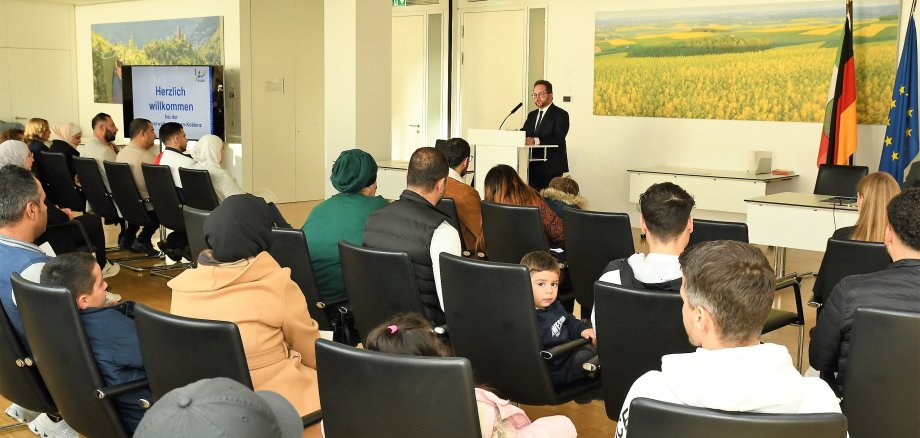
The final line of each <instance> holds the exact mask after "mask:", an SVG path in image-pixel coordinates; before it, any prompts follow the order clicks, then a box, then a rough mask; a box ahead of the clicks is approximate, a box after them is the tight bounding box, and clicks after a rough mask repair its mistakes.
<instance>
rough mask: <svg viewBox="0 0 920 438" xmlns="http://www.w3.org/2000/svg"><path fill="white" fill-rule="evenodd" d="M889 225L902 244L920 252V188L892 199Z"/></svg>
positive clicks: (905, 191) (908, 190) (889, 210)
mask: <svg viewBox="0 0 920 438" xmlns="http://www.w3.org/2000/svg"><path fill="white" fill-rule="evenodd" d="M888 223H889V224H891V231H894V234H895V235H896V236H898V239H900V240H901V242H904V244H905V245H907V246H908V247H909V248H910V249H912V250H914V251H920V188H916V187H914V188H909V189H907V190H904V191H903V192H901V193H900V194H899V195H898V196H895V197H894V198H892V199H891V202H889V203H888Z"/></svg>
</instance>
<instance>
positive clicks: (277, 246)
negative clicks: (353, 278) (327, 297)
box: [268, 228, 332, 330]
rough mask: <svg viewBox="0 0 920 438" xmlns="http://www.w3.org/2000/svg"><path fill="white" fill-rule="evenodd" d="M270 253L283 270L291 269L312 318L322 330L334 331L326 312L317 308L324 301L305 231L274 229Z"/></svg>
mask: <svg viewBox="0 0 920 438" xmlns="http://www.w3.org/2000/svg"><path fill="white" fill-rule="evenodd" d="M269 248H270V249H269V250H268V253H269V254H271V256H272V258H274V259H275V261H276V262H278V264H279V265H281V267H282V268H291V280H294V283H297V286H299V287H300V291H301V292H303V296H304V298H306V299H307V309H309V311H310V317H311V318H313V320H315V321H316V323H317V324H318V325H319V329H320V330H332V325H331V324H330V323H329V318H328V317H327V316H326V312H325V311H324V310H323V309H321V308H319V307H316V304H317V303H319V302H321V301H322V299H321V298H320V295H319V287H318V286H317V285H316V275H315V274H314V273H313V262H312V261H311V259H310V248H309V247H308V246H307V238H306V236H304V234H303V230H299V229H292V228H274V229H272V242H271V246H270V247H269Z"/></svg>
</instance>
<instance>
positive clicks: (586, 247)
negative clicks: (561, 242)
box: [562, 207, 636, 318]
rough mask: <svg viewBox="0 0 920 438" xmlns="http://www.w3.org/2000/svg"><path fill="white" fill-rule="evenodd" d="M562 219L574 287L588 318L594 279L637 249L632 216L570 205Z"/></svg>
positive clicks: (583, 316) (592, 300)
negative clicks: (631, 222)
mask: <svg viewBox="0 0 920 438" xmlns="http://www.w3.org/2000/svg"><path fill="white" fill-rule="evenodd" d="M562 218H563V221H565V254H566V258H567V263H568V265H569V275H570V276H571V278H572V288H573V289H574V291H575V299H576V300H578V304H580V305H581V312H582V313H581V315H582V318H586V317H587V315H590V314H591V308H592V307H593V306H594V282H595V281H597V279H598V278H600V276H601V272H603V271H604V267H606V266H607V264H608V263H610V262H611V261H613V260H616V259H620V258H624V257H629V256H631V255H633V254H634V253H635V252H636V248H635V245H634V243H633V236H632V228H631V227H630V225H629V215H628V214H626V213H602V212H598V211H586V210H579V209H575V208H568V207H567V208H565V209H564V210H563V211H562Z"/></svg>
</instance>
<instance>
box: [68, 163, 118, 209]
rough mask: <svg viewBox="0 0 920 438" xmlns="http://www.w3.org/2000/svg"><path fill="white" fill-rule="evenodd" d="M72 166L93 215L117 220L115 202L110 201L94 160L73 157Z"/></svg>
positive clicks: (110, 195)
mask: <svg viewBox="0 0 920 438" xmlns="http://www.w3.org/2000/svg"><path fill="white" fill-rule="evenodd" d="M73 165H74V168H75V169H76V170H77V176H78V177H79V178H80V184H81V185H82V187H83V195H85V196H86V200H87V201H88V202H89V206H90V208H92V209H93V213H96V214H97V215H99V216H100V217H103V218H105V219H109V220H119V219H120V215H119V214H118V209H116V208H115V202H114V201H113V200H112V194H111V193H109V189H107V188H106V186H105V182H104V181H103V179H102V174H101V173H100V172H99V166H98V165H96V160H94V159H92V158H82V157H73Z"/></svg>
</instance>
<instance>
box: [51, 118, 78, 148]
mask: <svg viewBox="0 0 920 438" xmlns="http://www.w3.org/2000/svg"><path fill="white" fill-rule="evenodd" d="M81 132H83V130H82V129H80V127H79V126H77V125H75V124H73V123H69V122H68V123H59V124H56V125H54V126H52V127H51V139H52V140H60V141H63V142H65V143H67V144H70V145H71V146H73V147H77V145H75V144H71V143H70V139H71V138H73V136H75V135H77V134H79V133H81Z"/></svg>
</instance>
